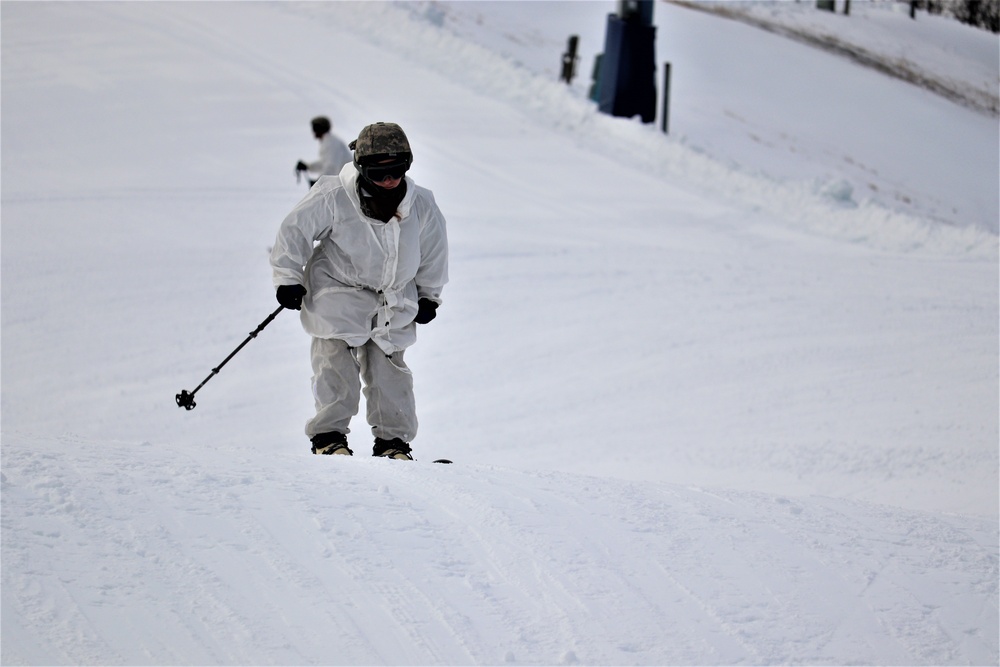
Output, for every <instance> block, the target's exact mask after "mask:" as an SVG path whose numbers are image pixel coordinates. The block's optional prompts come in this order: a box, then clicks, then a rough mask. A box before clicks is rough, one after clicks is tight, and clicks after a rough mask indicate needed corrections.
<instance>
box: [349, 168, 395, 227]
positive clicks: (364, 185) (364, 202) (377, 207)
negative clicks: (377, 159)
mask: <svg viewBox="0 0 1000 667" xmlns="http://www.w3.org/2000/svg"><path fill="white" fill-rule="evenodd" d="M358 196H359V197H360V199H361V212H362V213H364V214H365V215H367V216H368V217H369V218H375V219H376V220H381V221H382V222H389V221H390V220H392V217H393V216H394V215H396V211H397V210H398V209H399V204H400V203H401V202H402V201H403V197H405V196H406V179H405V178H404V179H403V180H401V181H400V182H399V185H397V186H396V187H394V188H393V189H391V190H387V189H385V188H383V187H380V186H378V185H376V184H375V183H372V182H371V181H369V180H368V179H367V178H365V177H364V175H362V176H361V177H360V178H359V179H358Z"/></svg>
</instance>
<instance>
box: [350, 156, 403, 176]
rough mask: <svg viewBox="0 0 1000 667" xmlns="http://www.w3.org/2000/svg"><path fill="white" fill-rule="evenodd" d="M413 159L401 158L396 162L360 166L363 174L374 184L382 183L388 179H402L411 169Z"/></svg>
mask: <svg viewBox="0 0 1000 667" xmlns="http://www.w3.org/2000/svg"><path fill="white" fill-rule="evenodd" d="M410 162H411V158H410V157H409V156H406V157H401V158H399V159H397V160H396V161H394V162H385V163H375V164H363V165H360V167H359V168H360V169H361V174H362V175H363V176H364V177H365V178H366V179H368V180H369V181H371V182H372V183H381V182H382V181H384V180H385V179H387V178H394V179H395V178H402V177H403V174H405V173H406V172H407V170H409V168H410Z"/></svg>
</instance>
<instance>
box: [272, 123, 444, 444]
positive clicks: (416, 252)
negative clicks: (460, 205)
mask: <svg viewBox="0 0 1000 667" xmlns="http://www.w3.org/2000/svg"><path fill="white" fill-rule="evenodd" d="M350 148H351V149H352V150H353V151H354V160H353V162H351V163H349V164H347V165H345V166H344V168H343V169H342V170H341V171H340V174H339V175H337V176H323V177H321V178H320V179H319V180H318V181H317V183H316V185H315V186H313V187H312V189H310V191H309V194H307V195H306V196H305V198H304V199H303V200H302V201H301V202H299V203H298V205H296V206H295V208H294V209H293V210H292V212H291V213H289V214H288V216H287V217H286V218H285V220H284V222H282V223H281V228H280V229H279V230H278V237H277V239H276V241H275V244H274V249H273V251H272V252H271V266H272V268H273V271H274V284H275V287H276V288H277V298H278V302H279V303H280V304H281V305H282V306H284V307H286V308H290V309H293V310H300V309H301V311H302V312H301V320H302V326H303V328H304V329H305V330H306V332H307V333H308V334H309V335H311V336H312V337H313V339H312V366H313V373H314V374H313V395H314V397H315V399H316V416H315V417H313V418H312V419H311V420H309V422H308V423H307V424H306V435H307V436H309V438H310V440H311V441H312V451H313V453H314V454H353V452H352V451H351V449H350V448H349V447H348V446H347V434H348V433H349V432H350V429H349V428H348V424H349V423H350V421H351V418H352V417H353V416H354V415H355V414H357V412H358V407H359V404H360V392H361V391H362V387H361V385H362V382H361V381H362V379H363V380H364V395H365V400H366V403H367V413H368V414H367V417H368V423H369V424H370V425H371V428H372V433H373V434H374V436H375V446H374V448H373V454H374V455H375V456H385V457H389V458H396V459H409V460H412V457H411V455H410V452H411V449H410V442H411V441H412V440H413V438H414V437H415V436H416V434H417V416H416V406H415V403H414V398H413V378H412V376H411V374H410V370H409V368H408V367H407V366H406V363H405V361H404V360H403V354H404V351H405V350H406V349H407V348H408V347H409V346H410V345H412V344H413V343H414V342H415V341H416V325H417V324H426V323H428V322H430V321H431V320H433V319H434V317H435V315H436V312H437V308H438V306H439V305H440V304H441V289H442V287H443V286H444V285H445V283H447V282H448V239H447V234H446V230H445V220H444V216H443V215H442V214H441V211H440V209H438V207H437V204H436V203H435V201H434V195H433V194H432V193H431V191H430V190H428V189H426V188H422V187H420V186H418V185H417V184H416V183H414V181H413V179H412V178H410V177H409V176H406V172H407V170H408V169H409V168H410V164H411V163H412V161H413V153H412V151H411V150H410V144H409V141H408V140H407V138H406V135H405V134H404V133H403V130H402V128H400V127H399V125H396V124H395V123H375V124H373V125H368V126H367V127H365V128H364V129H363V130H362V131H361V133H360V134H359V135H358V138H357V139H356V140H355V141H352V142H351V144H350ZM317 241H318V242H319V243H318V245H315V249H314V243H315V242H317Z"/></svg>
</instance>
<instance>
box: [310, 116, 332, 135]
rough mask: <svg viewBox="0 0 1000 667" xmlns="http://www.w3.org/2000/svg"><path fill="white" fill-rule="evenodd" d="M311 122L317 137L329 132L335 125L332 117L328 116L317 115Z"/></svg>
mask: <svg viewBox="0 0 1000 667" xmlns="http://www.w3.org/2000/svg"><path fill="white" fill-rule="evenodd" d="M310 122H311V124H312V129H313V134H315V135H316V136H317V137H322V136H323V135H324V134H326V133H327V132H329V131H330V129H331V128H332V127H333V124H332V123H331V122H330V119H329V118H327V117H326V116H316V117H315V118H313V119H312V121H310Z"/></svg>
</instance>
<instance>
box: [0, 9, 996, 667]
mask: <svg viewBox="0 0 1000 667" xmlns="http://www.w3.org/2000/svg"><path fill="white" fill-rule="evenodd" d="M609 5H613V3H572V4H567V3H404V4H399V5H396V4H382V3H329V4H327V3H306V4H292V3H211V4H210V3H99V2H97V3H11V2H6V3H3V4H2V5H0V11H2V22H0V29H2V40H0V43H2V49H3V51H2V63H0V64H2V79H3V81H2V83H3V101H2V117H0V122H2V230H0V231H2V245H0V250H2V282H0V289H2V341H0V342H2V376H0V379H2V418H3V422H2V448H0V453H2V462H0V463H2V466H0V467H2V484H3V486H2V506H0V511H2V524H3V533H2V559H0V567H2V581H0V584H2V586H0V600H2V610H0V623H2V636H0V640H2V641H0V660H2V662H3V663H4V664H56V663H60V664H68V663H73V664H374V663H388V664H482V663H485V664H498V663H510V664H557V663H563V664H572V663H576V662H579V663H588V664H598V663H600V664H738V663H754V664H763V663H814V664H815V663H822V664H844V663H869V664H871V663H878V664H996V663H997V662H998V660H1000V652H998V638H997V632H996V628H997V624H998V615H997V606H998V605H997V580H998V577H997V569H998V568H997V565H998V554H997V549H998V547H997V545H998V531H997V524H996V517H997V461H998V452H997V447H998V402H1000V401H998V389H997V386H998V385H997V380H998V378H997V376H998V327H997V322H998V274H997V267H998V263H997V235H996V221H997V204H996V201H997V200H996V189H995V187H996V182H997V173H998V170H997V161H996V160H997V155H996V150H995V147H996V145H997V126H996V119H995V118H990V117H988V116H984V115H983V114H979V113H976V112H974V111H972V110H969V109H968V108H965V107H962V106H958V105H955V104H952V103H950V102H948V101H946V100H943V99H941V98H940V97H939V96H936V95H934V94H931V93H928V92H925V91H921V90H919V89H917V88H915V87H913V86H909V85H907V84H904V83H903V82H899V81H895V80H892V79H888V78H886V77H884V76H882V75H878V74H877V73H873V72H871V71H868V70H865V69H863V68H859V67H858V66H856V65H853V64H851V63H849V62H847V61H845V60H843V59H840V58H837V57H835V56H831V55H829V54H825V53H817V52H815V51H814V50H811V49H809V48H808V47H806V46H803V45H801V44H796V43H794V42H789V41H788V40H785V39H783V38H781V37H779V36H776V35H773V34H768V33H766V32H762V31H759V30H756V29H754V28H751V27H748V26H745V25H740V24H738V23H735V22H731V21H725V20H723V19H719V18H715V17H712V16H708V15H705V14H703V13H698V12H692V11H689V10H685V9H683V8H679V7H674V6H666V5H658V6H657V9H656V12H657V21H658V23H659V26H660V42H659V45H660V46H659V48H660V51H659V54H658V56H659V57H661V58H663V59H668V60H671V61H672V62H673V63H674V66H675V67H676V68H677V69H676V72H677V74H676V79H675V84H676V85H675V88H674V94H675V100H676V101H675V105H676V106H674V107H673V110H672V114H671V117H672V119H673V120H672V127H674V128H675V129H674V130H673V131H672V134H671V135H670V137H663V136H662V135H661V134H660V133H659V132H658V131H657V130H656V128H652V127H645V126H642V125H641V124H639V123H637V122H634V121H629V120H623V119H613V118H608V117H605V116H602V115H600V114H597V113H596V112H594V110H593V107H592V105H591V104H590V103H589V102H587V101H586V99H585V98H586V82H585V81H578V82H577V83H576V84H574V85H573V86H569V87H567V86H564V85H561V84H558V83H555V82H554V78H555V77H554V76H552V75H551V72H548V71H546V70H545V67H548V65H543V64H542V57H543V55H544V54H545V53H546V52H547V53H548V55H549V57H550V59H551V63H552V64H551V67H553V68H554V67H555V65H556V64H557V63H558V53H559V52H560V49H561V48H562V46H563V44H564V41H565V35H567V34H569V33H570V32H577V33H578V34H581V35H582V44H583V45H584V49H585V50H587V49H589V50H590V51H589V52H591V53H592V52H593V49H594V48H595V47H594V46H592V43H593V42H594V41H595V39H597V38H594V35H597V36H598V38H599V36H600V34H601V33H602V31H603V16H604V15H605V14H606V13H607V12H608V11H610V9H611V8H610V7H609ZM970 30H971V29H970ZM712 45H714V47H715V48H714V49H710V48H709V47H710V46H712ZM714 51H717V53H715V52H714ZM665 52H668V53H665ZM586 53H587V52H586V51H585V57H584V62H586V60H587V57H586ZM762 62H766V63H768V65H769V70H768V71H767V72H765V71H762V68H760V67H752V65H753V64H754V63H762ZM776 68H780V74H781V76H773V71H774V70H775V69H776ZM802 68H804V70H805V71H808V72H812V73H816V72H825V73H828V79H827V80H828V83H829V82H830V81H833V82H836V85H832V84H830V85H825V86H816V87H813V88H809V89H808V90H809V93H808V94H804V92H803V88H802V86H803V85H805V82H806V77H805V74H804V73H803V71H804V70H803V69H802ZM695 71H700V72H701V73H702V74H701V75H699V76H690V75H688V74H684V73H685V72H695ZM781 82H784V83H783V84H782V83H781ZM789 89H790V90H791V91H793V92H789ZM845 91H849V94H847V93H845ZM828 95H829V97H828ZM845 97H846V98H849V99H855V100H857V99H863V100H864V101H865V103H866V105H869V107H866V109H865V110H860V109H858V110H855V111H854V113H856V114H857V117H858V118H860V117H865V118H868V119H871V120H872V123H871V125H869V124H867V123H865V124H862V123H853V122H851V123H848V124H847V125H846V128H847V129H846V130H844V131H843V132H841V133H839V134H838V135H837V136H836V137H831V136H829V134H828V133H824V132H822V131H819V130H817V129H816V128H815V119H817V118H819V119H826V118H831V117H833V116H834V115H836V116H837V117H838V118H839V117H841V116H842V114H843V112H844V111H845V109H847V110H850V109H851V107H850V105H848V104H847V103H846V102H844V101H843V100H844V98H845ZM831 100H841V102H840V104H841V106H840V107H837V108H835V109H833V110H830V109H829V108H828V105H829V103H830V101H831ZM871 109H875V110H876V111H877V113H873V112H872V111H871ZM317 113H328V114H330V115H331V117H332V118H333V120H334V124H335V130H336V131H339V132H340V133H341V134H342V135H343V136H351V135H352V134H354V133H356V132H357V131H358V129H360V127H361V126H363V125H364V124H365V123H368V122H371V121H373V120H379V119H386V120H396V121H398V122H400V123H401V124H402V125H403V127H404V128H406V129H407V132H408V134H409V135H410V138H411V140H412V142H413V143H414V146H415V152H416V162H415V164H414V169H413V176H414V177H415V178H416V180H417V181H418V182H420V183H421V184H424V185H426V186H428V187H430V188H431V189H433V190H434V192H435V194H436V196H437V199H438V201H439V202H440V204H441V206H442V208H443V210H444V212H445V214H446V216H447V217H448V220H449V233H450V236H451V244H452V284H451V285H449V286H448V288H447V289H446V292H445V299H446V302H445V305H444V306H443V307H442V310H441V313H440V317H439V318H438V320H436V321H435V322H434V323H433V324H432V325H429V326H427V327H425V328H423V329H422V330H421V340H420V342H419V343H418V345H417V346H416V347H415V348H414V349H413V351H412V352H411V355H412V356H409V357H408V359H409V360H410V362H411V365H412V366H413V368H414V373H415V377H416V380H417V391H418V403H419V406H420V414H421V434H420V436H419V437H418V438H417V439H416V440H415V442H414V448H415V453H416V454H417V457H418V459H420V462H418V463H416V464H413V465H410V464H401V463H399V462H391V461H375V460H370V459H368V458H364V457H356V458H354V459H351V460H341V459H339V458H338V459H337V460H333V461H331V460H328V459H326V458H323V459H318V458H317V457H312V456H310V455H308V454H307V451H308V449H307V447H308V444H307V441H306V440H305V438H304V437H303V436H302V435H301V429H302V424H303V423H304V421H305V420H306V419H307V418H308V416H309V414H310V411H311V401H310V396H309V386H308V374H309V370H308V358H307V340H306V339H305V337H304V334H302V332H301V330H300V328H299V326H298V323H297V321H296V319H295V318H294V317H292V316H290V315H287V314H284V313H283V314H282V315H281V316H280V317H279V318H278V319H277V320H275V322H274V323H273V324H271V325H270V326H269V327H268V329H267V330H266V331H265V333H263V334H262V335H261V336H260V337H259V338H258V339H257V340H256V341H254V342H253V343H252V344H251V345H250V346H249V347H247V348H246V349H245V350H244V351H243V352H241V353H240V355H239V356H238V357H237V358H236V359H235V360H234V361H233V362H231V364H230V365H229V366H227V367H226V368H225V369H224V370H223V371H222V373H221V374H220V375H219V376H218V377H217V378H215V379H213V380H212V381H211V382H210V383H209V384H208V385H206V387H205V388H204V389H203V390H202V392H200V393H199V394H198V403H199V405H198V407H197V409H195V410H194V411H191V412H187V411H182V410H179V409H178V408H177V407H176V405H174V404H173V395H174V394H175V393H177V392H178V391H179V390H180V389H182V388H186V389H189V390H190V389H193V388H194V386H195V385H196V384H197V383H198V382H199V381H200V380H201V379H202V378H203V377H204V376H205V375H207V374H208V373H209V371H210V369H211V367H212V364H215V363H218V361H220V360H221V359H222V358H223V357H224V356H225V355H226V354H227V353H228V352H229V351H230V350H232V349H233V348H234V347H235V346H236V345H237V344H238V343H239V342H240V341H241V340H242V339H243V337H244V336H245V335H246V332H248V331H250V330H251V329H253V327H254V326H255V325H256V324H257V323H258V322H260V321H261V320H262V319H263V318H264V317H265V316H266V315H267V313H269V312H270V311H271V310H273V308H274V307H275V304H274V303H273V295H272V290H271V286H270V276H269V271H268V267H267V262H266V258H267V249H268V246H269V244H270V243H271V241H272V240H273V237H274V233H275V231H276V228H277V225H278V222H279V221H280V219H281V218H282V216H283V215H284V214H285V213H286V212H287V211H288V209H290V207H291V206H292V205H293V204H294V203H295V201H297V199H298V198H299V197H301V195H302V193H303V189H302V188H303V186H301V185H296V183H295V182H294V178H293V176H292V172H291V169H292V165H293V164H294V163H295V161H296V160H297V159H299V158H303V157H309V156H311V155H313V154H314V152H315V143H314V142H313V141H312V140H311V137H310V136H309V132H308V119H309V118H310V117H311V116H313V115H315V114H317ZM826 114H830V116H826ZM804 119H812V121H811V122H805V120H804ZM928 119H933V120H934V122H935V123H940V124H941V125H942V126H945V127H948V128H949V132H948V136H947V137H945V136H944V135H943V134H941V133H938V134H932V135H927V134H926V133H925V134H924V135H922V136H924V137H925V140H924V141H923V142H921V143H920V144H919V145H913V142H912V140H910V139H909V137H911V136H913V133H914V132H916V131H917V130H918V129H920V128H924V127H926V122H927V121H928ZM886 127H891V128H893V131H892V132H886V131H885V130H886ZM956 164H960V165H964V166H965V168H964V169H963V174H964V176H966V178H957V177H953V176H951V175H950V171H949V169H950V167H949V165H956ZM942 174H943V175H944V176H942ZM873 186H874V188H873ZM956 188H957V189H956ZM861 193H864V194H861ZM365 431H366V428H365V426H364V425H363V424H360V423H358V424H355V428H354V431H353V433H352V435H351V438H352V443H354V448H355V450H356V451H359V452H363V451H364V449H365V444H364V443H365V442H366V441H367V438H366V436H365ZM440 456H449V457H452V458H454V459H456V460H457V461H458V463H457V464H456V465H453V466H438V465H432V464H429V463H423V461H430V460H432V459H434V458H438V457H440Z"/></svg>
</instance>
